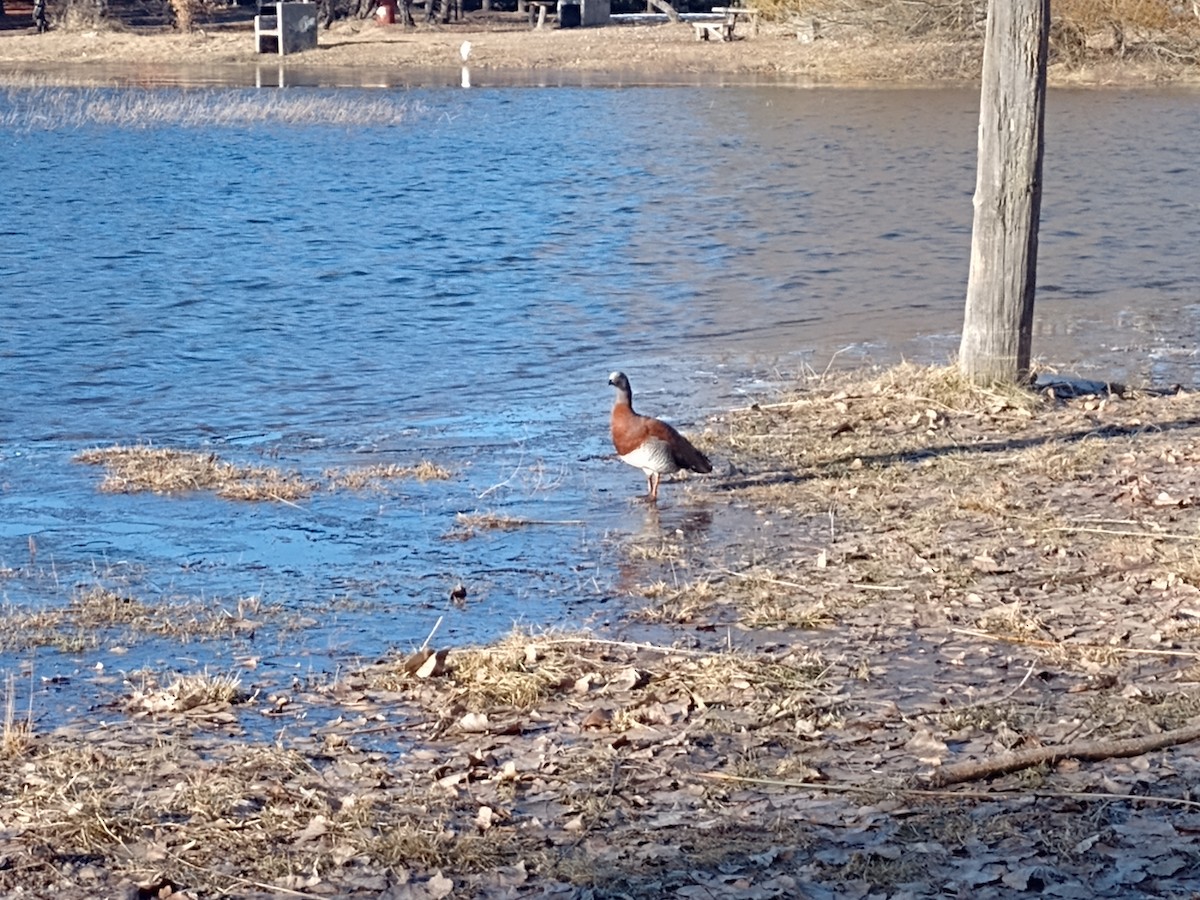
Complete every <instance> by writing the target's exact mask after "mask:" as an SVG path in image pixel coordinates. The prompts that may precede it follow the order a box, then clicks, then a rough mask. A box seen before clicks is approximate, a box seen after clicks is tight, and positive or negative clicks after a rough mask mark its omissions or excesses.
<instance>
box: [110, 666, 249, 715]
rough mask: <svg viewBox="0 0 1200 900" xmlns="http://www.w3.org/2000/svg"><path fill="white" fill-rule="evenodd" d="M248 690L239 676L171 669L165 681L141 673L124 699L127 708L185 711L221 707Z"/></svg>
mask: <svg viewBox="0 0 1200 900" xmlns="http://www.w3.org/2000/svg"><path fill="white" fill-rule="evenodd" d="M250 699H251V694H250V693H249V692H248V691H246V690H244V689H243V688H242V679H241V676H239V675H237V674H227V673H220V672H218V673H215V674H213V673H209V672H208V671H207V670H206V671H204V672H193V673H188V674H184V673H172V674H171V675H169V676H168V677H167V678H166V679H165V683H164V682H163V681H161V680H160V679H158V678H157V677H154V676H152V675H148V674H146V673H143V677H142V682H141V684H140V685H138V686H131V688H130V693H129V696H128V697H127V698H126V701H125V709H126V711H128V712H144V713H149V714H152V715H153V714H156V713H186V712H191V711H193V710H196V709H199V708H201V707H214V706H216V707H224V706H232V705H235V704H238V703H244V702H246V701H248V700H250Z"/></svg>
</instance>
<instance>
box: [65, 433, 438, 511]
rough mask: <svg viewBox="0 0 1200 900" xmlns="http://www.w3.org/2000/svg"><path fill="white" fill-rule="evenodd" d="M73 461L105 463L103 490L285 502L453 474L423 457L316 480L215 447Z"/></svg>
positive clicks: (137, 450)
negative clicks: (242, 461)
mask: <svg viewBox="0 0 1200 900" xmlns="http://www.w3.org/2000/svg"><path fill="white" fill-rule="evenodd" d="M75 461H76V462H79V463H84V464H86V465H99V466H103V467H104V469H105V477H104V480H103V481H102V482H101V483H100V490H102V491H107V492H109V493H124V494H131V493H137V492H139V491H152V492H153V493H156V494H181V493H188V492H192V491H213V492H215V493H216V495H217V496H218V497H224V498H226V499H228V500H245V501H278V502H284V503H290V502H294V501H296V500H302V499H304V498H305V497H308V496H310V495H311V494H313V493H314V492H316V491H318V490H322V489H325V490H337V489H348V490H356V491H361V490H380V489H382V488H383V486H384V485H385V484H386V483H387V482H391V481H396V480H398V479H416V480H419V481H431V480H445V479H448V478H450V477H451V473H450V471H449V470H448V469H445V468H443V467H441V466H439V465H437V464H436V463H433V462H431V461H429V460H422V461H421V462H419V463H418V464H416V465H414V466H399V465H395V464H381V465H371V466H362V467H360V468H348V469H328V470H326V471H325V473H324V481H317V480H314V479H309V478H305V477H304V476H302V475H301V474H299V473H298V472H285V471H282V470H280V469H278V468H275V467H273V466H257V465H238V464H235V463H231V462H227V461H226V460H223V459H221V458H220V457H218V456H217V454H215V453H201V452H198V451H192V450H176V449H171V448H164V447H150V446H144V445H138V446H130V447H125V446H116V447H107V448H98V449H93V450H85V451H83V452H82V453H79V454H77V455H76V456H75Z"/></svg>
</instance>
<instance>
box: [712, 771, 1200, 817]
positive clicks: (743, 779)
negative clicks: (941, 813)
mask: <svg viewBox="0 0 1200 900" xmlns="http://www.w3.org/2000/svg"><path fill="white" fill-rule="evenodd" d="M695 776H696V777H697V778H707V779H709V780H712V781H736V782H738V783H740V784H761V785H766V786H767V787H780V788H790V789H792V790H801V791H816V792H826V793H833V794H862V795H863V796H864V797H880V796H884V797H886V796H893V795H894V796H905V797H936V798H938V799H945V800H984V801H994V800H1010V799H1022V800H1023V799H1028V798H1029V797H1038V798H1040V799H1046V800H1063V799H1069V800H1088V801H1092V802H1094V801H1096V800H1115V801H1117V802H1120V803H1158V804H1161V805H1163V806H1178V807H1182V808H1184V809H1197V810H1200V802H1197V801H1195V800H1185V799H1184V798H1182V797H1159V796H1157V795H1155V794H1116V793H1112V792H1109V791H1025V790H1019V791H939V790H930V789H927V788H902V787H895V786H894V785H891V784H889V783H886V782H881V783H880V784H879V785H877V786H875V787H869V786H866V785H850V784H828V783H826V782H824V781H787V780H784V779H779V778H751V777H747V776H744V775H727V774H725V773H724V772H696V773H695Z"/></svg>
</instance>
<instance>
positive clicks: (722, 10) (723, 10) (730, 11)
mask: <svg viewBox="0 0 1200 900" xmlns="http://www.w3.org/2000/svg"><path fill="white" fill-rule="evenodd" d="M712 11H713V12H714V13H716V14H717V15H719V16H724V17H725V23H726V24H727V25H728V26H729V37H728V38H726V40H729V41H732V40H733V29H734V28H735V27H736V25H737V22H738V19H749V20H750V29H751V33H752V34H755V35H757V34H758V15H759V13H758V10H757V9H750V8H749V7H747V6H714V7H713V9H712Z"/></svg>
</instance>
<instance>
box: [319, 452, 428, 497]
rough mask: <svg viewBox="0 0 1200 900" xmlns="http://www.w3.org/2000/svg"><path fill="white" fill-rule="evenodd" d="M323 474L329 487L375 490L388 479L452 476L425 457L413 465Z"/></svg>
mask: <svg viewBox="0 0 1200 900" xmlns="http://www.w3.org/2000/svg"><path fill="white" fill-rule="evenodd" d="M324 475H325V479H326V480H327V481H328V483H329V487H330V489H337V488H346V489H348V490H352V491H362V490H377V489H378V488H380V487H381V486H382V485H383V484H384V483H385V482H388V481H400V480H405V479H414V480H416V481H446V480H448V479H449V478H451V477H452V473H451V472H450V470H449V469H446V468H443V467H442V466H439V465H437V464H436V463H433V462H430V461H429V460H427V459H425V460H421V462H419V463H417V464H416V465H415V466H398V465H396V464H395V463H387V464H380V465H376V466H362V467H360V468H357V469H326V470H325V472H324Z"/></svg>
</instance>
